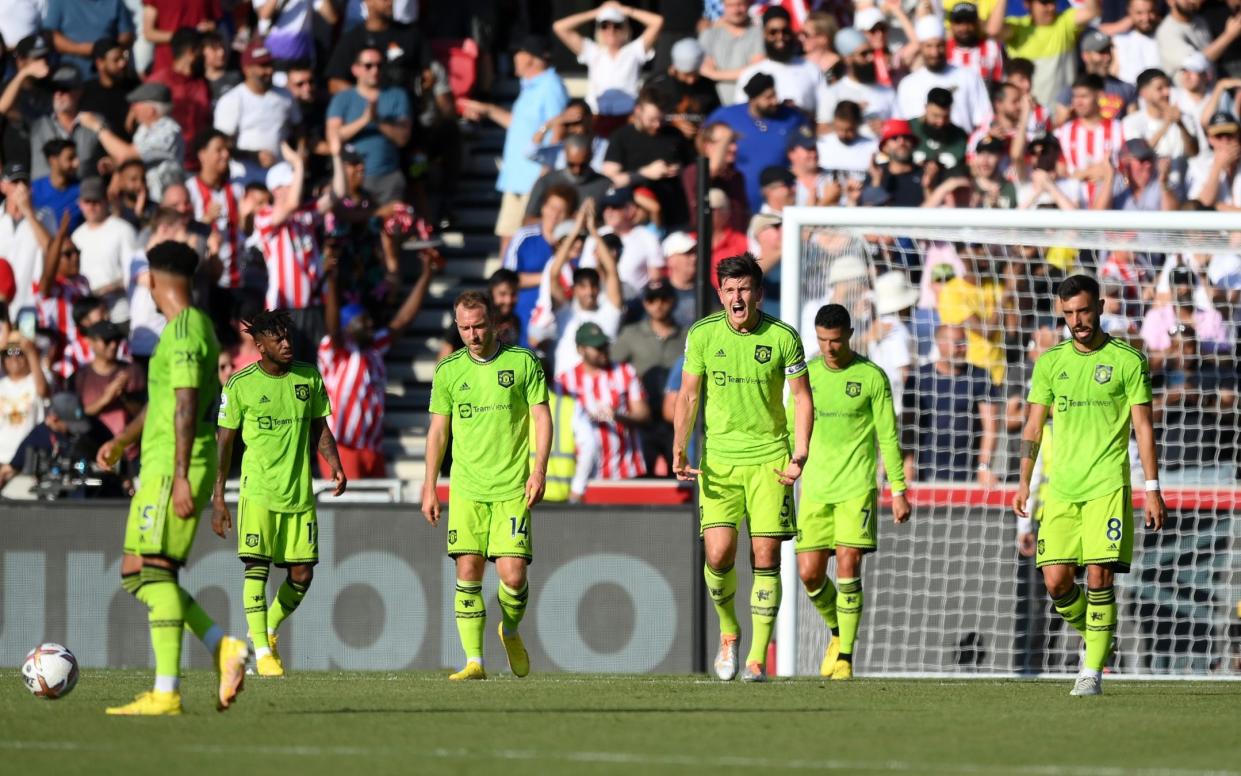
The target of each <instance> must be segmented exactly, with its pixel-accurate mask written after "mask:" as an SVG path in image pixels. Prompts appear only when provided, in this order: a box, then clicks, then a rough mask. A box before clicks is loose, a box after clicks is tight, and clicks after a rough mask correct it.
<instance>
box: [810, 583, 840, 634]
mask: <svg viewBox="0 0 1241 776" xmlns="http://www.w3.org/2000/svg"><path fill="white" fill-rule="evenodd" d="M806 593H807V594H808V595H809V596H810V603H812V604H814V608H815V609H818V610H819V616H821V617H822V618H823V622H825V623H827V627H828V628H831V630H832V633H839V631H840V625H839V622H838V620H837V618H836V586H835V585H833V584H832V580H830V579H827V578H826V577H824V578H823V587H820V588H819V589H818V590H807V591H806Z"/></svg>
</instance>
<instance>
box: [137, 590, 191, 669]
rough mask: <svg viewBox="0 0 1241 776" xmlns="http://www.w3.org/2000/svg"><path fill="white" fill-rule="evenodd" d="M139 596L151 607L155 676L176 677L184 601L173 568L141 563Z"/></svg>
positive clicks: (149, 618)
mask: <svg viewBox="0 0 1241 776" xmlns="http://www.w3.org/2000/svg"><path fill="white" fill-rule="evenodd" d="M142 595H143V598H144V599H145V600H146V601H147V605H148V606H149V607H150V614H149V615H148V621H149V623H150V627H151V648H152V649H153V650H154V651H155V675H156V676H157V677H166V678H171V679H173V680H175V679H176V678H177V677H179V676H180V674H181V628H182V627H184V625H185V604H184V599H182V597H181V588H180V586H179V585H177V573H176V572H175V571H173V570H172V569H165V568H158V567H155V566H144V567H143V568H142Z"/></svg>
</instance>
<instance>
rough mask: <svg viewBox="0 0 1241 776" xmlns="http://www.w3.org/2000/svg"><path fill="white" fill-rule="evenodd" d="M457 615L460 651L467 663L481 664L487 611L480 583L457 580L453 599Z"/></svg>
mask: <svg viewBox="0 0 1241 776" xmlns="http://www.w3.org/2000/svg"><path fill="white" fill-rule="evenodd" d="M454 604H455V606H454V610H455V612H456V615H457V634H458V635H459V636H460V637H461V649H463V650H464V651H465V661H466V662H467V663H471V662H473V663H478V664H479V665H482V662H483V630H484V628H486V627H487V609H486V608H485V607H484V606H483V583H482V581H481V580H480V581H477V582H471V581H468V580H463V579H458V580H457V594H456V597H455V599H454Z"/></svg>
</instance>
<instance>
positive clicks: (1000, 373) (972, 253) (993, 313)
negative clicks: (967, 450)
mask: <svg viewBox="0 0 1241 776" xmlns="http://www.w3.org/2000/svg"><path fill="white" fill-rule="evenodd" d="M957 253H958V255H960V257H961V258H962V259H963V260H964V264H963V266H964V271H962V272H958V273H957V275H956V277H954V278H953V279H952V280H949V281H948V282H947V283H945V284H944V285H943V288H941V289H940V291H939V320H940V321H941V322H942V323H943V324H944V325H946V326H960V327H961V328H963V329H964V330H965V337H966V342H967V343H968V348H967V350H966V352H965V360H966V361H967V362H968V363H969V364H970V365H971V366H975V367H978V368H979V369H985V370H987V371H988V372H989V374H990V376H991V380H992V382H994V383H995V384H996V385H997V386H998V385H1003V384H1004V369H1005V365H1006V363H1007V362H1006V359H1005V356H1004V313H1005V312H1006V311H1008V310H1010V309H1015V308H1016V300H1015V299H1012V298H1011V297H1010V296H1009V295H1007V294H1006V291H1005V287H1004V284H1003V283H1001V282H1000V281H999V280H998V279H997V278H996V277H995V274H994V272H993V269H992V265H991V258H990V257H989V256H988V255H987V254H986V248H985V247H984V246H981V245H961V246H959V247H958V250H957Z"/></svg>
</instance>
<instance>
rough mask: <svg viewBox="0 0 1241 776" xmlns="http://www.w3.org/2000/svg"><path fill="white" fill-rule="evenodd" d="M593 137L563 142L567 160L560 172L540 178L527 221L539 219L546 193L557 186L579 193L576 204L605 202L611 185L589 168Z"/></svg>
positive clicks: (528, 206)
mask: <svg viewBox="0 0 1241 776" xmlns="http://www.w3.org/2000/svg"><path fill="white" fill-rule="evenodd" d="M592 140H593V138H592V137H591V136H590V135H579V134H572V135H566V136H565V138H564V160H565V164H564V166H563V167H561V168H555V169H552V170H551V171H550V172H547V173H545V174H544V175H542V176H540V177H539V179H538V180H537V181H535V182H534V188H532V189H531V190H530V201H529V202H527V203H526V214H525V221H526V223H527V224H531V223H534V222H535V221H537V220H538V219H539V210H540V208H541V206H542V204H543V199H544V198H545V197H546V195H547V192H549V191H551V190H552V188H553V187H555V186H569V187H571V188H572V189H573V190H574V191H576V192H577V201H578V202H584V201H586V200H587V199H593V200H595V201H596V202H598V201H600V200H602V199H603V197H604V195H605V194H607V192H608V189H610V188H611V187H612V181H611V179H610V178H608V177H607V176H605V175H602V174H600V173H599V172H597V171H596V170H595V169H594V168H593V167H591V166H590V158H591V145H592Z"/></svg>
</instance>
